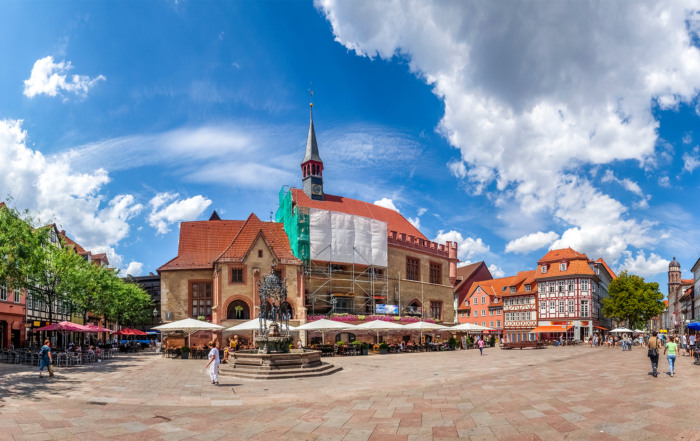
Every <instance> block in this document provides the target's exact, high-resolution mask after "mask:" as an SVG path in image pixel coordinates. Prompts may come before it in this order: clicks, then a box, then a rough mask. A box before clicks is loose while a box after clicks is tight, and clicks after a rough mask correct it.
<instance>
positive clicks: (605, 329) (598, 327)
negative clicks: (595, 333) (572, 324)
mask: <svg viewBox="0 0 700 441" xmlns="http://www.w3.org/2000/svg"><path fill="white" fill-rule="evenodd" d="M594 328H596V329H602V330H603V331H607V330H608V328H601V327H600V326H594Z"/></svg>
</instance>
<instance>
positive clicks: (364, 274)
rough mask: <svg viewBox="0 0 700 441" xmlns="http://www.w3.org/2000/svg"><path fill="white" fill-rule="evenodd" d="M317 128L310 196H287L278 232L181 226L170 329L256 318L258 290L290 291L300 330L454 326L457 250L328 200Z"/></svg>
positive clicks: (394, 216) (171, 268) (308, 175)
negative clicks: (265, 284)
mask: <svg viewBox="0 0 700 441" xmlns="http://www.w3.org/2000/svg"><path fill="white" fill-rule="evenodd" d="M323 169H324V165H323V161H322V160H321V157H320V154H319V150H318V144H317V141H316V134H315V130H314V124H313V113H312V114H311V118H310V123H309V132H308V137H307V143H306V152H305V156H304V159H303V160H302V162H301V172H302V188H301V189H296V188H283V189H282V190H281V191H280V206H279V209H278V211H277V214H276V222H263V221H261V220H260V219H258V218H257V217H256V216H255V214H251V215H250V216H249V217H248V219H247V220H244V221H243V220H221V219H219V217H218V215H216V212H214V214H213V215H212V217H211V218H210V219H209V220H207V221H195V222H182V223H181V224H180V239H179V245H178V255H177V256H176V257H175V258H173V259H172V260H171V261H169V262H167V263H166V264H165V265H163V266H162V267H160V268H159V269H158V272H159V273H160V275H161V301H162V306H161V308H162V310H161V314H162V317H163V319H164V321H165V322H169V321H174V320H180V319H183V318H186V317H195V318H196V317H199V316H203V317H205V318H206V319H208V320H211V321H212V322H213V323H216V324H220V325H223V326H227V327H228V326H233V325H234V324H237V323H240V321H242V320H246V319H250V318H254V317H257V314H258V312H259V308H260V305H259V304H258V302H259V300H258V298H257V295H256V293H257V289H256V287H257V281H258V280H260V278H261V276H262V275H264V274H267V273H269V272H270V271H271V270H274V271H276V272H278V274H280V275H281V276H282V277H283V278H284V279H285V281H286V284H287V292H288V296H289V301H290V303H291V304H292V307H293V312H292V316H293V317H292V319H293V323H300V322H302V323H303V322H305V321H306V317H307V314H309V315H310V314H330V313H355V314H374V313H378V314H383V313H386V314H401V315H413V316H420V317H424V318H433V319H436V320H441V321H445V322H450V323H451V322H452V321H453V320H454V318H455V315H454V314H455V311H454V303H453V289H452V286H453V283H454V281H455V279H456V269H457V262H458V259H457V244H456V243H451V242H447V243H446V244H437V243H435V242H431V241H430V240H428V239H427V238H426V237H425V236H424V235H423V234H422V233H421V232H420V231H419V230H418V229H417V228H415V227H414V226H413V225H412V224H411V223H410V222H408V221H407V220H406V219H405V218H404V217H403V216H402V215H401V214H399V213H398V212H397V211H394V210H390V209H388V208H384V207H380V206H378V205H374V204H370V203H367V202H363V201H359V200H356V199H350V198H346V197H343V196H335V195H330V194H327V193H326V192H325V190H324V187H323Z"/></svg>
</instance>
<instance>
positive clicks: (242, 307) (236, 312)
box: [226, 300, 250, 320]
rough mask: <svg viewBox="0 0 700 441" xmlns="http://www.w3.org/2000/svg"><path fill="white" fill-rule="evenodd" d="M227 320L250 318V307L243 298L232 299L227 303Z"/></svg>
mask: <svg viewBox="0 0 700 441" xmlns="http://www.w3.org/2000/svg"><path fill="white" fill-rule="evenodd" d="M226 319H227V320H250V308H248V304H247V303H246V302H244V301H243V300H234V301H233V302H231V304H229V305H228V310H227V311H226Z"/></svg>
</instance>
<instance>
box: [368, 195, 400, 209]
mask: <svg viewBox="0 0 700 441" xmlns="http://www.w3.org/2000/svg"><path fill="white" fill-rule="evenodd" d="M374 205H379V206H380V207H384V208H388V209H390V210H394V211H399V209H398V208H396V205H394V201H393V200H391V199H389V198H381V199H380V200H378V201H374Z"/></svg>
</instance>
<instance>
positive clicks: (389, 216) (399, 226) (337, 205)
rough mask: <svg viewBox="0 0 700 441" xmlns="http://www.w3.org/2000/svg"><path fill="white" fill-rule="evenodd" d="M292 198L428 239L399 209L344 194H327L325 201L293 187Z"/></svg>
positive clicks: (297, 202) (295, 200)
mask: <svg viewBox="0 0 700 441" xmlns="http://www.w3.org/2000/svg"><path fill="white" fill-rule="evenodd" d="M292 199H293V200H294V202H296V204H297V205H298V206H300V207H308V208H318V209H320V210H328V211H338V212H341V213H347V214H352V215H355V216H363V217H368V218H371V219H376V220H379V221H382V222H386V224H387V229H388V231H396V232H397V233H405V234H410V235H413V236H415V237H418V238H421V239H426V240H427V237H425V236H424V235H423V234H422V233H421V232H420V231H418V229H417V228H416V227H414V226H413V225H412V224H411V223H410V222H409V221H407V220H406V218H404V217H403V216H402V215H401V214H400V213H399V212H398V211H394V210H391V209H389V208H384V207H380V206H379V205H375V204H370V203H369V202H363V201H358V200H357V199H350V198H346V197H343V196H333V195H331V194H325V195H324V196H323V199H324V200H323V201H315V200H312V199H310V198H309V197H308V196H307V195H306V193H304V191H303V190H300V189H298V188H292Z"/></svg>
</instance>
